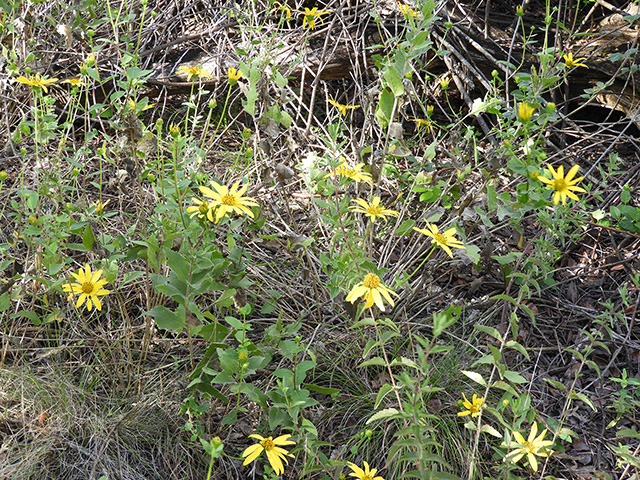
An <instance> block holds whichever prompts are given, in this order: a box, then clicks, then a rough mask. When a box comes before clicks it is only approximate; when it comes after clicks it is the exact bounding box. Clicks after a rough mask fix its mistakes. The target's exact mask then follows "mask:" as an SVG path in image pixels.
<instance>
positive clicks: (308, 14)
mask: <svg viewBox="0 0 640 480" xmlns="http://www.w3.org/2000/svg"><path fill="white" fill-rule="evenodd" d="M330 13H331V12H330V11H328V10H320V11H318V7H314V8H312V9H308V8H306V7H305V9H304V13H301V15H304V19H303V20H302V28H303V29H304V28H305V27H306V26H307V24H309V29H311V30H315V29H316V20H318V21H319V22H320V23H322V15H329V14H330Z"/></svg>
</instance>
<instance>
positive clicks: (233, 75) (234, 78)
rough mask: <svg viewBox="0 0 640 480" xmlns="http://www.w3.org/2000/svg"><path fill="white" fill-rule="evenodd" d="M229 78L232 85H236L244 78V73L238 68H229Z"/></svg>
mask: <svg viewBox="0 0 640 480" xmlns="http://www.w3.org/2000/svg"><path fill="white" fill-rule="evenodd" d="M227 78H228V79H229V84H230V85H235V84H236V83H238V80H240V79H241V78H242V72H241V71H240V70H238V69H236V68H229V69H228V70H227Z"/></svg>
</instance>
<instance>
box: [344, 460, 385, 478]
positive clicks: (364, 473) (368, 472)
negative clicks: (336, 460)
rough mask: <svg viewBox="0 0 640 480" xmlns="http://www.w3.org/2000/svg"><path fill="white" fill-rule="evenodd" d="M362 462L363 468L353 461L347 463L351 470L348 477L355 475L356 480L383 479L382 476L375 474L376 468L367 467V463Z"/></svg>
mask: <svg viewBox="0 0 640 480" xmlns="http://www.w3.org/2000/svg"><path fill="white" fill-rule="evenodd" d="M362 463H363V464H364V470H362V469H361V468H360V467H358V466H357V465H356V464H355V463H349V468H350V469H351V470H353V473H350V474H349V476H350V477H355V478H357V479H358V480H384V478H382V477H380V476H377V477H376V476H375V474H376V472H377V471H378V469H377V468H372V469H369V464H368V463H367V462H362Z"/></svg>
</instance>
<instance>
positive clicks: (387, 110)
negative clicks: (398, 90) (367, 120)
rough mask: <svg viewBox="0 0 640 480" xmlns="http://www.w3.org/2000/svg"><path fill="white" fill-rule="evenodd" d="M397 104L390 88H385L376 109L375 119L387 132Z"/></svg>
mask: <svg viewBox="0 0 640 480" xmlns="http://www.w3.org/2000/svg"><path fill="white" fill-rule="evenodd" d="M394 103H395V96H394V95H393V93H392V92H391V90H389V89H388V88H385V89H384V90H383V91H382V93H381V94H380V101H379V103H378V107H377V108H376V113H375V115H374V116H375V117H376V120H377V121H378V125H380V128H382V129H383V130H385V129H386V128H387V127H388V126H389V123H390V122H391V115H392V114H393V106H394Z"/></svg>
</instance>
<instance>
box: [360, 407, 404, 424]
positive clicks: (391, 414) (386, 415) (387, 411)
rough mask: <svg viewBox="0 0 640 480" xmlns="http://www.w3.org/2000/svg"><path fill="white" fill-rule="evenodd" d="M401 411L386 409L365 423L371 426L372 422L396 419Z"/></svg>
mask: <svg viewBox="0 0 640 480" xmlns="http://www.w3.org/2000/svg"><path fill="white" fill-rule="evenodd" d="M399 413H400V411H399V410H398V409H397V408H385V409H382V410H380V411H379V412H376V413H374V414H373V415H372V416H371V418H370V419H369V420H367V421H366V422H365V425H369V424H370V423H372V422H375V421H377V420H382V419H384V418H389V417H394V416H396V415H398V414H399Z"/></svg>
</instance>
